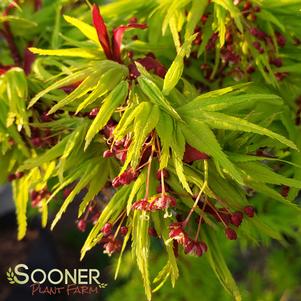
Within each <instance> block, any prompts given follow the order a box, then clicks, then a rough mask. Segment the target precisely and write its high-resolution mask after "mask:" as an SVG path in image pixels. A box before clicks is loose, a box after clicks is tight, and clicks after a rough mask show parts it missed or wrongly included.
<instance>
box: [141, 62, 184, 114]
mask: <svg viewBox="0 0 301 301" xmlns="http://www.w3.org/2000/svg"><path fill="white" fill-rule="evenodd" d="M136 65H137V68H138V70H139V72H140V73H141V75H140V76H139V77H138V83H139V87H140V88H141V90H142V91H143V93H144V94H145V95H146V96H148V97H149V100H150V101H151V102H153V103H155V104H157V105H159V106H160V107H161V108H162V109H163V110H165V111H166V112H167V113H168V114H170V115H171V116H172V117H174V118H175V119H178V120H181V117H180V116H179V114H178V113H177V111H176V110H175V109H174V108H173V107H172V106H171V104H170V103H169V102H168V100H167V99H166V98H165V97H164V95H163V94H162V92H161V91H160V89H159V88H158V86H157V85H156V84H155V83H154V82H153V81H152V80H151V79H150V78H151V76H150V75H149V73H148V72H147V71H146V70H145V69H144V67H143V66H142V65H140V64H139V63H136Z"/></svg>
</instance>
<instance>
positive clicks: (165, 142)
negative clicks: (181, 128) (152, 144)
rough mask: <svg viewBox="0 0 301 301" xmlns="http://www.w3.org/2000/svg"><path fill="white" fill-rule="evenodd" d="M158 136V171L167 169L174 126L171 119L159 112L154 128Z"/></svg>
mask: <svg viewBox="0 0 301 301" xmlns="http://www.w3.org/2000/svg"><path fill="white" fill-rule="evenodd" d="M156 130H157V133H158V136H159V138H160V142H161V145H162V148H161V154H160V170H163V169H164V168H166V167H167V165H168V161H169V157H170V151H169V148H170V147H171V140H172V137H173V136H172V133H173V131H174V124H173V120H172V118H171V117H170V116H169V115H168V114H166V113H165V112H161V114H160V119H159V122H158V124H157V126H156Z"/></svg>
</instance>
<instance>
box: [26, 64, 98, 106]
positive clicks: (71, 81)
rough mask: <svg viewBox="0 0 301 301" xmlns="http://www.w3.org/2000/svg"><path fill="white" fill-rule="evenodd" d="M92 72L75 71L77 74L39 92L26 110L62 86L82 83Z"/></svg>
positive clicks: (90, 70)
mask: <svg viewBox="0 0 301 301" xmlns="http://www.w3.org/2000/svg"><path fill="white" fill-rule="evenodd" d="M92 71H93V69H92V68H91V67H90V68H86V69H84V70H80V71H77V72H75V73H73V74H71V75H69V76H67V77H65V78H63V79H61V80H59V81H57V82H55V83H54V84H52V85H50V86H48V87H47V88H46V89H45V90H43V91H41V92H39V93H38V94H37V95H36V96H35V97H34V98H32V99H31V101H30V103H29V105H28V108H31V107H32V106H33V105H34V104H35V103H36V102H37V101H38V100H39V99H40V98H41V97H43V96H45V95H46V94H47V93H49V92H50V91H52V90H55V89H58V88H61V87H63V86H67V85H71V84H74V83H78V82H79V81H82V80H83V79H85V78H86V77H87V76H88V75H89V73H91V72H92Z"/></svg>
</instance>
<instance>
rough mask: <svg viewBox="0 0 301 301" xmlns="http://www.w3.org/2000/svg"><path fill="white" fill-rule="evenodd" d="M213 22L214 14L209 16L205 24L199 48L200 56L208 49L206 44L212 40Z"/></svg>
mask: <svg viewBox="0 0 301 301" xmlns="http://www.w3.org/2000/svg"><path fill="white" fill-rule="evenodd" d="M212 22H213V18H212V16H209V18H208V20H207V22H206V24H205V28H204V30H203V35H202V43H201V45H200V48H199V50H198V57H200V56H201V55H202V54H203V53H204V51H205V49H206V45H207V44H208V41H209V40H210V37H211V36H212V34H213V30H212Z"/></svg>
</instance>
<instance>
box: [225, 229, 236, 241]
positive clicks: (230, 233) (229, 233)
mask: <svg viewBox="0 0 301 301" xmlns="http://www.w3.org/2000/svg"><path fill="white" fill-rule="evenodd" d="M225 234H226V236H227V238H228V239H229V240H236V239H237V234H236V232H235V231H234V230H233V229H231V228H226V230H225Z"/></svg>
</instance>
